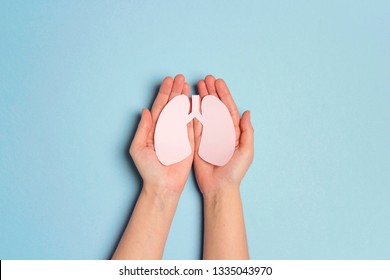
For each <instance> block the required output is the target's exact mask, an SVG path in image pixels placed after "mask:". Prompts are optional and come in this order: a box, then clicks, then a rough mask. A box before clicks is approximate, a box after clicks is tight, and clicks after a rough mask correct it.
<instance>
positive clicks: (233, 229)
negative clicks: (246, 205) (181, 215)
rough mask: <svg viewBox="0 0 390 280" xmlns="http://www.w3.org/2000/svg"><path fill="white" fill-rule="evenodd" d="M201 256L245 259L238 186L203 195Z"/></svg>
mask: <svg viewBox="0 0 390 280" xmlns="http://www.w3.org/2000/svg"><path fill="white" fill-rule="evenodd" d="M204 218H205V221H204V224H205V226H204V249H203V258H204V259H248V258H249V253H248V245H247V240H246V231H245V223H244V215H243V209H242V202H241V196H240V191H239V187H238V186H235V187H232V188H227V187H226V188H225V190H224V191H220V192H219V193H215V194H213V195H210V196H207V195H205V196H204Z"/></svg>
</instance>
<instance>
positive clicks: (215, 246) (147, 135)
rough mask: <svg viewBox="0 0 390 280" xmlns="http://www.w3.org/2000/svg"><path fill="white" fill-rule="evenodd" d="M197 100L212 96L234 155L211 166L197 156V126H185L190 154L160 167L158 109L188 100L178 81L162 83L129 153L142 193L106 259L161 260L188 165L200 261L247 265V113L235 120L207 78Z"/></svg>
mask: <svg viewBox="0 0 390 280" xmlns="http://www.w3.org/2000/svg"><path fill="white" fill-rule="evenodd" d="M198 91H199V95H200V97H201V98H203V97H205V96H206V95H209V94H210V95H215V96H216V97H218V98H219V99H220V100H221V101H222V102H223V103H224V104H225V105H226V106H227V108H228V109H229V112H230V114H231V117H232V120H233V123H234V127H235V131H236V150H235V152H234V154H233V157H232V159H231V160H230V161H229V162H228V163H227V164H226V165H225V166H222V167H218V166H214V165H211V164H209V163H207V162H205V161H204V160H202V159H201V158H200V157H199V156H198V155H197V152H196V151H197V148H198V147H199V143H200V142H199V141H200V139H201V132H202V125H201V124H200V122H198V121H197V120H196V119H195V120H193V121H191V122H190V123H188V125H187V128H188V138H189V140H190V143H191V147H192V153H191V155H190V156H188V157H187V158H186V159H185V160H183V161H181V162H179V163H176V164H173V165H170V166H164V165H162V164H161V163H160V162H159V161H158V159H157V156H156V153H155V150H154V137H153V135H154V129H155V125H156V121H157V119H158V116H159V115H160V113H161V111H162V109H163V108H164V106H165V105H166V104H167V103H168V102H169V101H170V100H171V99H172V98H173V97H175V96H177V95H179V94H185V95H187V96H189V94H190V86H189V84H188V83H186V82H185V78H184V76H183V75H177V76H176V77H175V78H174V79H172V78H171V77H166V78H165V79H164V80H163V82H162V84H161V87H160V90H159V93H158V94H157V97H156V99H155V101H154V103H153V106H152V108H151V110H150V111H149V110H147V109H144V110H143V111H142V116H141V120H140V123H139V125H138V129H137V131H136V134H135V136H134V139H133V142H132V144H131V147H130V155H131V156H132V158H133V160H134V162H135V165H136V167H137V169H138V171H139V172H140V174H141V177H142V179H143V187H142V190H141V194H140V196H139V198H138V201H137V203H136V206H135V208H134V211H133V213H132V216H131V218H130V221H129V223H128V225H127V227H126V229H125V231H124V233H123V235H122V238H121V240H120V242H119V244H118V246H117V248H116V251H115V253H114V255H113V257H112V259H161V258H162V256H163V252H164V247H165V243H166V240H167V236H168V233H169V229H170V226H171V223H172V219H173V216H174V214H175V211H176V207H177V204H178V201H179V198H180V195H181V192H182V191H183V188H184V185H185V182H186V180H187V178H188V175H189V172H190V170H191V166H192V164H194V170H195V176H196V180H197V183H198V186H199V189H200V191H201V193H202V195H203V201H204V217H205V220H204V225H205V226H204V248H203V258H204V259H248V258H249V253H248V246H247V240H246V231H245V223H244V216H243V210H242V202H241V196H240V183H241V180H242V178H243V177H244V175H245V173H246V171H247V170H248V168H249V166H250V164H251V162H252V160H253V154H254V135H253V134H254V133H253V127H252V124H251V122H250V112H249V111H246V112H245V113H244V114H243V115H242V117H241V118H240V114H239V112H238V110H237V107H236V104H235V103H234V100H233V98H232V96H231V94H230V91H229V89H228V87H227V86H226V84H225V82H224V81H223V80H222V79H215V78H214V77H213V76H211V75H208V76H206V78H205V79H204V80H201V81H199V83H198Z"/></svg>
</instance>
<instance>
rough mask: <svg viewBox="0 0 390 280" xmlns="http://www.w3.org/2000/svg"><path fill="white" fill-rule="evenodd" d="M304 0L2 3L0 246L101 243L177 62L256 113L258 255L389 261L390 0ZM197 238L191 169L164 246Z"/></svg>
mask: <svg viewBox="0 0 390 280" xmlns="http://www.w3.org/2000/svg"><path fill="white" fill-rule="evenodd" d="M313 2H314V1H313ZM313 2H311V1H162V0H161V1H124V0H119V1H1V2H0V129H1V130H0V203H1V204H0V218H1V224H0V226H1V230H0V258H1V259H105V258H109V257H110V256H111V254H112V252H113V250H114V248H115V246H116V244H117V242H118V239H119V238H120V236H121V234H122V230H123V229H124V226H125V225H126V223H127V220H128V218H129V216H130V214H131V210H132V207H133V205H134V202H135V200H136V197H137V195H138V192H139V190H140V186H141V181H140V178H139V175H138V173H137V171H136V169H135V168H134V166H133V164H132V161H131V159H130V157H129V155H128V152H127V151H128V148H129V145H130V142H131V139H132V137H133V134H134V129H135V127H136V125H137V123H138V121H139V116H140V111H141V109H142V108H143V107H149V106H150V105H151V103H152V101H153V99H154V96H155V94H156V89H157V87H158V85H159V83H160V82H161V80H162V79H163V78H164V77H165V76H166V75H171V76H173V75H175V74H177V73H183V74H184V75H185V76H186V78H187V80H188V81H189V82H190V84H191V86H192V92H193V93H194V91H195V84H196V82H197V81H198V80H199V79H202V78H203V77H204V76H205V75H207V74H209V73H212V74H214V75H215V76H216V77H222V78H224V79H225V80H226V82H227V83H228V85H229V86H230V88H231V91H232V94H233V96H234V98H235V100H236V103H237V105H238V107H239V109H240V111H241V112H243V111H244V110H245V109H250V110H251V111H252V117H253V124H254V127H255V132H256V135H255V138H256V139H255V146H256V148H255V151H256V154H255V161H254V162H253V164H252V166H251V168H250V170H249V171H248V173H247V175H246V177H245V179H244V181H243V183H242V186H241V190H242V198H243V202H244V210H245V219H246V225H247V234H248V240H249V246H250V253H251V257H252V258H253V259H388V258H390V238H389V237H390V223H389V221H390V203H389V200H390V153H389V151H390V149H389V143H390V126H389V123H390V122H389V120H390V112H389V111H390V110H389V104H390V97H389V95H390V84H389V73H390V56H389V50H390V32H389V29H390V17H389V14H390V2H389V1H316V2H315V3H313ZM201 247H202V199H201V196H200V194H199V192H198V190H197V187H196V185H195V183H194V178H193V176H192V175H191V176H190V178H189V180H188V183H187V185H186V187H185V190H184V192H183V194H182V197H181V200H180V204H179V206H178V209H177V213H176V216H175V218H174V221H173V224H172V228H171V231H170V235H169V238H168V242H167V245H166V249H165V253H164V258H166V259H198V258H200V257H201Z"/></svg>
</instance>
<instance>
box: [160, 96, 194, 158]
mask: <svg viewBox="0 0 390 280" xmlns="http://www.w3.org/2000/svg"><path fill="white" fill-rule="evenodd" d="M189 110H190V101H189V100H188V97H187V96H185V95H184V94H181V95H178V96H176V97H175V98H173V99H172V100H171V101H170V102H169V103H168V104H167V105H166V106H165V107H164V110H162V112H161V114H160V116H159V118H158V121H157V125H156V130H155V132H154V148H155V149H156V154H157V157H158V159H159V160H160V162H161V163H162V164H164V165H171V164H174V163H177V162H179V161H182V160H183V159H185V158H186V157H188V156H189V155H190V154H191V145H190V141H189V139H188V133H187V123H188V120H187V115H188V112H189Z"/></svg>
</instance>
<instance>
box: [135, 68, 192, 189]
mask: <svg viewBox="0 0 390 280" xmlns="http://www.w3.org/2000/svg"><path fill="white" fill-rule="evenodd" d="M180 94H185V95H187V96H189V94H190V87H189V84H188V83H185V81H184V76H183V75H177V76H176V77H175V79H174V80H172V78H170V77H167V78H165V79H164V81H163V82H162V84H161V87H160V90H159V92H158V94H157V97H156V99H155V101H154V103H153V106H152V108H151V110H150V111H149V110H143V112H142V118H141V122H140V124H139V127H138V129H137V132H136V135H135V137H134V140H133V143H132V145H131V147H130V154H131V156H132V157H133V160H134V162H135V164H136V166H137V168H138V171H139V172H140V174H141V177H142V178H143V180H144V182H145V183H147V184H148V185H151V186H154V187H163V188H169V189H171V190H173V191H176V192H181V191H182V189H183V187H184V185H185V181H186V179H187V177H188V174H189V172H190V170H191V165H192V160H193V153H192V154H191V155H190V156H188V158H186V159H185V160H183V161H181V162H179V163H176V164H173V165H170V166H165V165H163V164H161V162H160V161H159V160H158V158H157V155H156V151H155V149H154V129H155V126H156V122H157V120H158V117H159V115H160V113H161V111H162V109H163V108H164V107H165V105H166V104H167V103H168V102H169V101H170V100H171V99H172V98H174V97H175V96H177V95H180ZM187 127H188V137H189V140H190V144H191V147H192V150H193V149H194V132H193V126H192V121H191V122H190V123H189V124H188V125H187Z"/></svg>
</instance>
